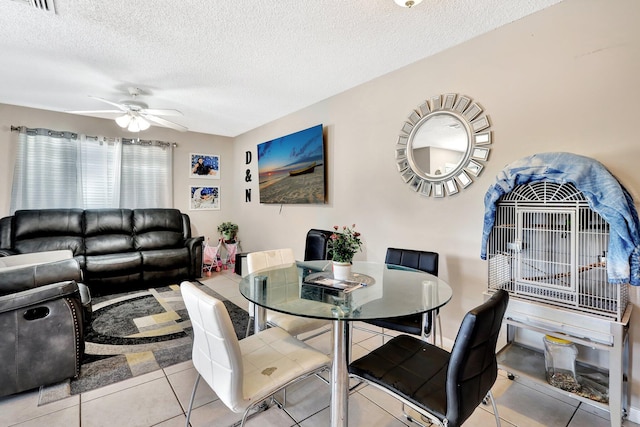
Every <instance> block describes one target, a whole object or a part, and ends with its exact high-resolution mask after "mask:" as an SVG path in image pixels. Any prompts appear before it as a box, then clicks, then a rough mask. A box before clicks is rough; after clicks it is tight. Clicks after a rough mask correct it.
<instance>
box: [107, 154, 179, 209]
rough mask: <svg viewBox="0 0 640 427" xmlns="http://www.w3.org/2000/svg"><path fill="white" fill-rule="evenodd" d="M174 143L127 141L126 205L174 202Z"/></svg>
mask: <svg viewBox="0 0 640 427" xmlns="http://www.w3.org/2000/svg"><path fill="white" fill-rule="evenodd" d="M172 154H173V149H172V147H171V146H166V145H163V146H158V145H141V144H123V146H122V174H121V176H122V178H121V183H120V205H121V206H122V207H123V208H130V209H135V208H170V207H172V206H173V191H172V189H173V176H172V173H171V171H172V164H173V156H172Z"/></svg>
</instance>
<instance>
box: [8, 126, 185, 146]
mask: <svg viewBox="0 0 640 427" xmlns="http://www.w3.org/2000/svg"><path fill="white" fill-rule="evenodd" d="M23 129H24V131H25V132H26V133H32V134H35V133H38V129H35V128H28V127H26V126H13V125H11V132H20V131H22V130H23ZM43 130H45V131H47V132H48V133H49V136H63V135H64V134H65V133H67V132H61V131H55V130H49V129H43ZM56 134H57V135H56ZM77 137H78V134H77V133H73V132H72V133H71V138H73V139H75V138H77ZM85 138H88V139H93V140H94V141H98V140H100V139H101V138H102V139H103V141H106V142H115V141H116V140H117V139H118V138H111V137H106V136H103V137H99V136H91V135H85ZM119 139H120V141H122V143H123V144H134V145H135V144H140V145H153V144H156V145H160V146H165V147H174V148H175V147H177V146H178V143H177V142H165V141H158V140H146V139H140V138H119Z"/></svg>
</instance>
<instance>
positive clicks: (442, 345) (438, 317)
mask: <svg viewBox="0 0 640 427" xmlns="http://www.w3.org/2000/svg"><path fill="white" fill-rule="evenodd" d="M436 319H438V331H439V332H440V348H444V344H443V343H442V319H441V318H440V314H439V313H438V314H436Z"/></svg>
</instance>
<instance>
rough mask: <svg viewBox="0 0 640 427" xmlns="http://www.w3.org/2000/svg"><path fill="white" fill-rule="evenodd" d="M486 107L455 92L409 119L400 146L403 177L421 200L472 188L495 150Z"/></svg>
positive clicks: (420, 108) (427, 103)
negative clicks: (490, 153) (485, 110)
mask: <svg viewBox="0 0 640 427" xmlns="http://www.w3.org/2000/svg"><path fill="white" fill-rule="evenodd" d="M490 126H491V124H490V123H489V117H488V116H487V115H485V114H483V111H482V107H480V105H478V104H477V103H475V102H473V101H472V100H471V98H468V97H467V96H464V95H458V94H456V93H448V94H445V95H438V96H434V97H432V98H431V99H429V100H427V101H425V102H424V103H423V104H420V105H419V106H418V108H417V109H415V110H413V111H412V112H411V113H410V114H409V116H408V117H407V121H406V122H405V123H404V125H403V126H402V129H401V131H400V135H399V136H398V141H397V143H396V164H397V167H398V172H400V175H401V176H402V179H403V180H404V182H405V183H407V184H409V186H410V187H411V189H412V190H413V191H416V192H418V193H420V194H421V195H422V196H425V197H429V196H433V197H445V196H449V195H453V194H456V193H458V192H459V191H460V190H461V189H463V188H466V187H468V186H469V185H471V184H473V180H474V178H477V177H478V176H479V175H480V172H481V171H482V169H483V168H484V165H483V162H486V161H487V159H488V158H489V152H490V151H491V149H490V147H489V146H490V145H491V131H489V128H490Z"/></svg>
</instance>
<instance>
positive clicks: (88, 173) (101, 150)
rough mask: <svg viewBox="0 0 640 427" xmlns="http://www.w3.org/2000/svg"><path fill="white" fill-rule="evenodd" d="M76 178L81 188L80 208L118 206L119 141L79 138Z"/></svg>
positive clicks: (120, 145) (120, 146) (120, 148)
mask: <svg viewBox="0 0 640 427" xmlns="http://www.w3.org/2000/svg"><path fill="white" fill-rule="evenodd" d="M77 152H78V176H79V182H80V184H81V186H82V207H83V208H85V209H87V208H96V209H97V208H111V207H117V206H119V204H120V168H121V158H122V142H121V141H120V139H115V140H107V139H106V138H104V137H100V136H99V137H97V138H86V136H85V135H81V136H80V143H79V144H78V151H77Z"/></svg>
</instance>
